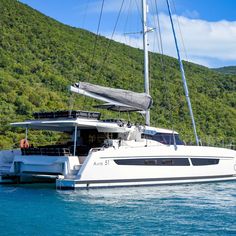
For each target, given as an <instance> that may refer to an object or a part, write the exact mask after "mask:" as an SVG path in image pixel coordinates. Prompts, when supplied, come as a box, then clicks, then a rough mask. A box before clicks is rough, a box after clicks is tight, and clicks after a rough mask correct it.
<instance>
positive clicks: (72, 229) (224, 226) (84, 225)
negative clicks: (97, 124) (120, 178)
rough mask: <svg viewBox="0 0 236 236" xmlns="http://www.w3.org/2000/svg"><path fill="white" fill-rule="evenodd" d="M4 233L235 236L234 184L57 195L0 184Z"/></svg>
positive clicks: (32, 187) (50, 188) (37, 188)
mask: <svg viewBox="0 0 236 236" xmlns="http://www.w3.org/2000/svg"><path fill="white" fill-rule="evenodd" d="M0 207H1V208H0V235H1V236H5V235H7V236H9V235H18V236H19V235H43V236H45V235H72V236H74V235H236V182H225V183H209V184H194V185H177V186H161V187H160V186H157V187H138V188H113V189H95V190H76V191H57V190H55V189H54V187H53V186H52V185H27V186H26V185H24V186H18V187H15V186H0Z"/></svg>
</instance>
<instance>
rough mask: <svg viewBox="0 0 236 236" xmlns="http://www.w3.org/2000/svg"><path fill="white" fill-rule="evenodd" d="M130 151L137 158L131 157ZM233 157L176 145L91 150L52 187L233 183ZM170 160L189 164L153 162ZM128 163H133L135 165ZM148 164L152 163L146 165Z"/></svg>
mask: <svg viewBox="0 0 236 236" xmlns="http://www.w3.org/2000/svg"><path fill="white" fill-rule="evenodd" d="M134 152H135V153H136V154H137V155H134ZM235 154H236V152H235V151H232V150H228V149H222V148H210V147H194V146H192V147H189V146H178V148H177V149H175V147H174V146H159V147H158V146H156V147H136V148H130V147H128V148H125V147H122V148H119V149H114V148H113V147H112V148H108V149H104V150H100V151H91V152H90V155H89V156H88V158H87V160H86V162H85V163H84V164H83V166H82V168H81V169H80V170H79V172H78V175H77V176H75V178H74V179H73V180H71V179H66V178H65V179H58V180H57V182H56V184H57V188H59V189H69V188H71V189H74V188H92V187H95V188H97V187H123V186H143V185H163V184H186V183H201V182H212V181H226V180H236V155H235ZM170 158H171V159H173V161H174V162H175V161H176V160H177V159H179V158H182V159H188V161H189V165H184V166H181V165H180V166H178V165H176V166H175V165H172V166H166V165H164V166H160V165H156V164H157V163H155V162H154V160H158V159H170ZM196 158H197V159H201V160H202V159H205V160H214V159H217V160H219V162H218V164H210V165H200V166H198V165H193V163H192V161H193V159H196ZM143 159H145V160H148V161H149V163H147V165H145V164H142V162H140V160H143ZM117 160H118V161H117ZM119 160H122V161H121V162H119ZM130 160H131V162H130ZM132 160H135V162H136V164H135V163H134V162H133V161H132ZM117 162H118V163H120V164H117ZM126 162H127V163H126ZM129 162H130V164H129ZM122 163H123V164H122ZM140 163H141V164H140ZM150 163H154V164H153V165H150Z"/></svg>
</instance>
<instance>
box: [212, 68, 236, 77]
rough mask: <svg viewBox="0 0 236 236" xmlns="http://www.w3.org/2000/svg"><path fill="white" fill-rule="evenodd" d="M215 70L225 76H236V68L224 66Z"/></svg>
mask: <svg viewBox="0 0 236 236" xmlns="http://www.w3.org/2000/svg"><path fill="white" fill-rule="evenodd" d="M213 70H215V71H218V72H220V73H223V74H231V75H236V66H224V67H220V68H214V69H213Z"/></svg>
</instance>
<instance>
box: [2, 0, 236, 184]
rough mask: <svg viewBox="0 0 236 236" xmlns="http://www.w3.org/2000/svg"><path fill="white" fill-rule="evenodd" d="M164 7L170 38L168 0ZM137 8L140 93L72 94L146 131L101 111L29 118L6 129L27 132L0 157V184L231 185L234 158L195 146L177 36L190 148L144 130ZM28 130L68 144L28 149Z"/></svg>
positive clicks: (97, 89) (99, 89)
mask: <svg viewBox="0 0 236 236" xmlns="http://www.w3.org/2000/svg"><path fill="white" fill-rule="evenodd" d="M167 4H168V9H169V13H170V14H169V15H170V20H171V24H172V29H173V33H174V37H175V31H174V26H173V22H172V17H171V11H170V8H169V1H168V0H167ZM142 9H143V11H142V16H143V17H142V19H143V45H144V62H145V63H144V71H145V72H144V79H145V92H144V93H136V92H132V91H127V90H122V89H115V88H107V87H103V86H99V85H93V84H90V83H85V82H78V83H75V84H74V85H72V86H70V90H71V91H72V92H75V93H78V94H82V95H85V96H89V97H92V98H95V99H98V100H101V101H103V102H105V103H104V104H102V105H99V106H98V107H100V108H105V109H108V110H112V111H119V112H121V111H129V112H141V113H144V114H145V122H146V123H145V125H138V124H132V123H131V122H126V121H124V120H121V119H109V120H102V119H101V117H100V116H101V114H100V113H99V112H89V111H76V110H69V111H58V112H40V113H34V119H33V120H27V121H24V122H17V123H12V124H11V125H12V126H14V127H22V128H25V129H26V135H25V139H24V140H22V141H21V149H18V150H6V151H1V152H0V182H1V183H11V182H12V183H15V182H17V183H25V182H37V181H54V182H55V183H56V187H57V188H58V189H75V188H81V189H82V188H85V189H88V188H98V187H121V186H122V187H124V186H143V185H149V186H150V185H163V184H182V183H201V182H212V181H227V180H228V181H229V180H236V151H234V150H230V149H225V148H216V147H208V146H201V145H200V141H199V138H198V136H197V131H196V125H195V121H194V116H193V112H192V107H191V102H190V98H189V94H188V87H187V83H186V80H185V75H184V69H183V65H182V61H181V58H180V54H179V50H178V44H177V39H176V37H175V43H176V48H177V53H178V58H179V62H180V68H181V72H182V79H183V84H184V89H185V94H186V98H187V103H188V106H189V111H190V116H191V119H192V124H193V130H194V135H195V138H196V145H195V146H194V145H191V146H189V145H186V144H185V143H184V142H182V141H181V140H180V138H179V134H178V133H177V132H176V131H174V130H168V129H162V128H155V127H152V126H150V113H149V109H150V107H151V105H152V98H151V96H150V94H149V75H148V67H149V66H148V50H147V33H148V31H149V29H148V27H147V22H146V17H147V16H146V14H147V3H146V0H142ZM30 129H35V130H50V131H56V132H64V133H67V134H69V135H70V137H71V140H70V141H69V142H67V143H65V144H60V145H59V144H58V145H44V146H37V147H32V146H30V144H29V142H28V139H27V137H28V132H29V130H30Z"/></svg>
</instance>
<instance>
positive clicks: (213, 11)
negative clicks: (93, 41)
mask: <svg viewBox="0 0 236 236" xmlns="http://www.w3.org/2000/svg"><path fill="white" fill-rule="evenodd" d="M20 1H21V2H23V3H26V4H27V5H29V6H31V7H33V8H35V9H37V10H38V11H40V12H42V13H44V14H46V15H47V16H50V17H52V18H54V19H56V20H58V21H60V22H62V23H64V24H67V25H71V26H74V27H80V28H85V29H87V30H90V31H93V32H97V26H98V19H99V14H100V11H101V6H102V0H20ZM147 1H148V3H149V17H148V24H149V26H150V27H156V9H155V4H154V3H155V0H147ZM156 2H157V7H158V12H159V18H160V23H161V32H162V39H163V48H164V53H165V54H167V55H170V56H174V57H176V51H175V47H174V41H173V35H172V33H171V28H170V22H169V17H168V15H167V8H166V2H165V0H156ZM171 2H174V5H173V4H172V10H173V14H174V20H175V26H176V31H177V36H178V40H179V44H180V48H181V54H182V57H183V59H185V60H188V61H192V62H195V63H198V64H201V65H205V66H208V67H220V66H229V65H236V14H235V12H236V0H173V1H172V0H171ZM121 5H122V0H105V1H104V9H103V15H102V21H101V25H100V29H99V34H102V35H104V36H106V37H108V38H111V35H112V32H113V29H114V26H115V22H116V19H117V17H118V12H119V10H120V8H121ZM140 5H141V0H125V1H124V4H123V6H122V11H121V12H122V14H121V15H120V18H119V22H118V25H117V27H116V30H115V34H114V36H113V38H112V39H114V40H117V41H121V42H124V43H126V44H129V45H132V46H134V47H141V46H142V43H141V37H140V34H139V33H138V32H140V31H141V23H140V22H141V21H140ZM180 32H181V33H180ZM156 35H157V34H156V32H153V33H150V34H149V45H150V46H149V50H151V51H159V48H160V47H159V46H158V45H159V44H158V41H157V39H156V38H157V37H156ZM184 48H185V50H184Z"/></svg>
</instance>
